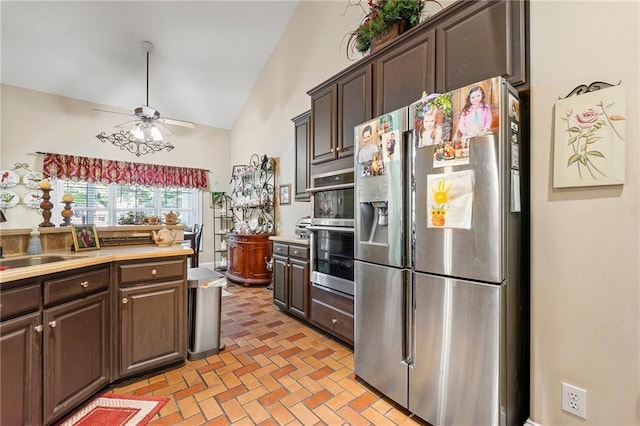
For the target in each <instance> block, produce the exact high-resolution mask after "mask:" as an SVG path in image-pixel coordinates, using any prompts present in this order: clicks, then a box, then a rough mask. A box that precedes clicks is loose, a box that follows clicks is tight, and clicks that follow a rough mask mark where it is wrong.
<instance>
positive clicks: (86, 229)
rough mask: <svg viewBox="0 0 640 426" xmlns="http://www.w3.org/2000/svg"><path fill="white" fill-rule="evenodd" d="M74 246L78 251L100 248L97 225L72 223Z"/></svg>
mask: <svg viewBox="0 0 640 426" xmlns="http://www.w3.org/2000/svg"><path fill="white" fill-rule="evenodd" d="M71 234H72V235H73V246H74V248H75V250H76V251H83V250H97V249H99V248H100V241H99V240H98V231H96V226H95V225H72V226H71Z"/></svg>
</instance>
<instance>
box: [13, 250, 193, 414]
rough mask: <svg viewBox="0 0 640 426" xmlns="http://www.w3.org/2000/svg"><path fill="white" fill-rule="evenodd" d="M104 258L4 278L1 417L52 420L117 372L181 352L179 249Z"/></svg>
mask: <svg viewBox="0 0 640 426" xmlns="http://www.w3.org/2000/svg"><path fill="white" fill-rule="evenodd" d="M111 266H112V265H101V266H94V267H88V268H82V269H75V270H73V271H69V272H63V273H55V274H50V275H44V276H40V277H35V278H30V279H27V280H23V281H16V282H9V283H3V285H2V287H1V288H0V301H1V304H0V320H1V322H0V407H1V409H0V425H3V426H4V425H43V424H45V425H49V424H54V423H55V422H56V421H58V420H59V419H60V418H61V417H63V416H64V415H66V414H69V412H71V411H72V410H73V409H75V408H77V407H78V406H79V405H80V404H82V403H83V402H84V401H86V400H87V399H89V398H91V397H92V396H93V395H95V394H96V393H97V392H99V391H100V390H102V389H103V388H105V387H106V386H107V385H108V384H110V383H111V382H112V381H115V380H118V379H119V378H120V377H121V376H133V375H134V374H142V373H145V372H147V371H149V370H152V369H155V368H160V367H163V366H165V365H169V364H171V363H174V362H178V361H181V360H184V359H185V357H186V351H187V343H186V332H187V330H186V329H187V319H186V292H187V280H186V257H185V256H179V257H171V258H161V259H156V260H147V261H127V262H119V263H115V264H113V268H110V267H111ZM110 269H111V270H114V271H116V274H117V275H115V276H114V275H112V274H111V272H110ZM112 277H114V280H113V282H112V280H111V278H112ZM116 283H119V284H121V286H120V287H119V286H117V285H115V284H116ZM122 284H124V285H122ZM114 301H119V303H115V304H114ZM112 322H113V326H112ZM118 325H119V327H118ZM117 336H121V340H118V338H117ZM119 366H120V367H121V368H120V369H119V368H118V367H119ZM119 373H121V374H119Z"/></svg>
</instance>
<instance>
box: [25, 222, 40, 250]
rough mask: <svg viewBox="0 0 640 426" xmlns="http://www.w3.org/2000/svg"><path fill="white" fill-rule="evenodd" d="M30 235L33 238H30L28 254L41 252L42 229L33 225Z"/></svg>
mask: <svg viewBox="0 0 640 426" xmlns="http://www.w3.org/2000/svg"><path fill="white" fill-rule="evenodd" d="M30 235H31V239H30V240H29V245H28V246H27V254H41V253H42V243H41V242H40V231H39V230H38V227H37V226H34V227H33V230H32V231H31V232H30Z"/></svg>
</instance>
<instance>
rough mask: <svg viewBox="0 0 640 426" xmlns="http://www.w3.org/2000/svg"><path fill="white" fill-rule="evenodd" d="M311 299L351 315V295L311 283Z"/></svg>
mask: <svg viewBox="0 0 640 426" xmlns="http://www.w3.org/2000/svg"><path fill="white" fill-rule="evenodd" d="M311 299H313V300H316V301H319V302H321V303H324V304H325V305H329V306H334V307H335V308H336V309H339V310H341V311H344V312H346V313H348V314H351V315H353V297H351V296H348V295H345V296H342V293H337V292H333V291H330V290H323V289H321V288H319V287H316V286H315V285H311Z"/></svg>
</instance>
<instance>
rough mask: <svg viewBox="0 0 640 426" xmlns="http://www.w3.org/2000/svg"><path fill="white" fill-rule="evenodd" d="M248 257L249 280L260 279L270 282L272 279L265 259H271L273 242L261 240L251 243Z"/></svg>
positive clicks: (246, 275) (246, 260)
mask: <svg viewBox="0 0 640 426" xmlns="http://www.w3.org/2000/svg"><path fill="white" fill-rule="evenodd" d="M247 255H248V257H247V259H245V262H246V266H245V267H246V268H247V269H246V271H245V272H246V274H245V277H247V278H248V279H249V280H260V281H264V282H268V281H269V280H270V278H271V277H270V276H269V271H268V270H267V263H266V261H265V259H266V260H268V259H271V242H270V241H268V240H266V241H261V242H256V243H250V244H249V253H247Z"/></svg>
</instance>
